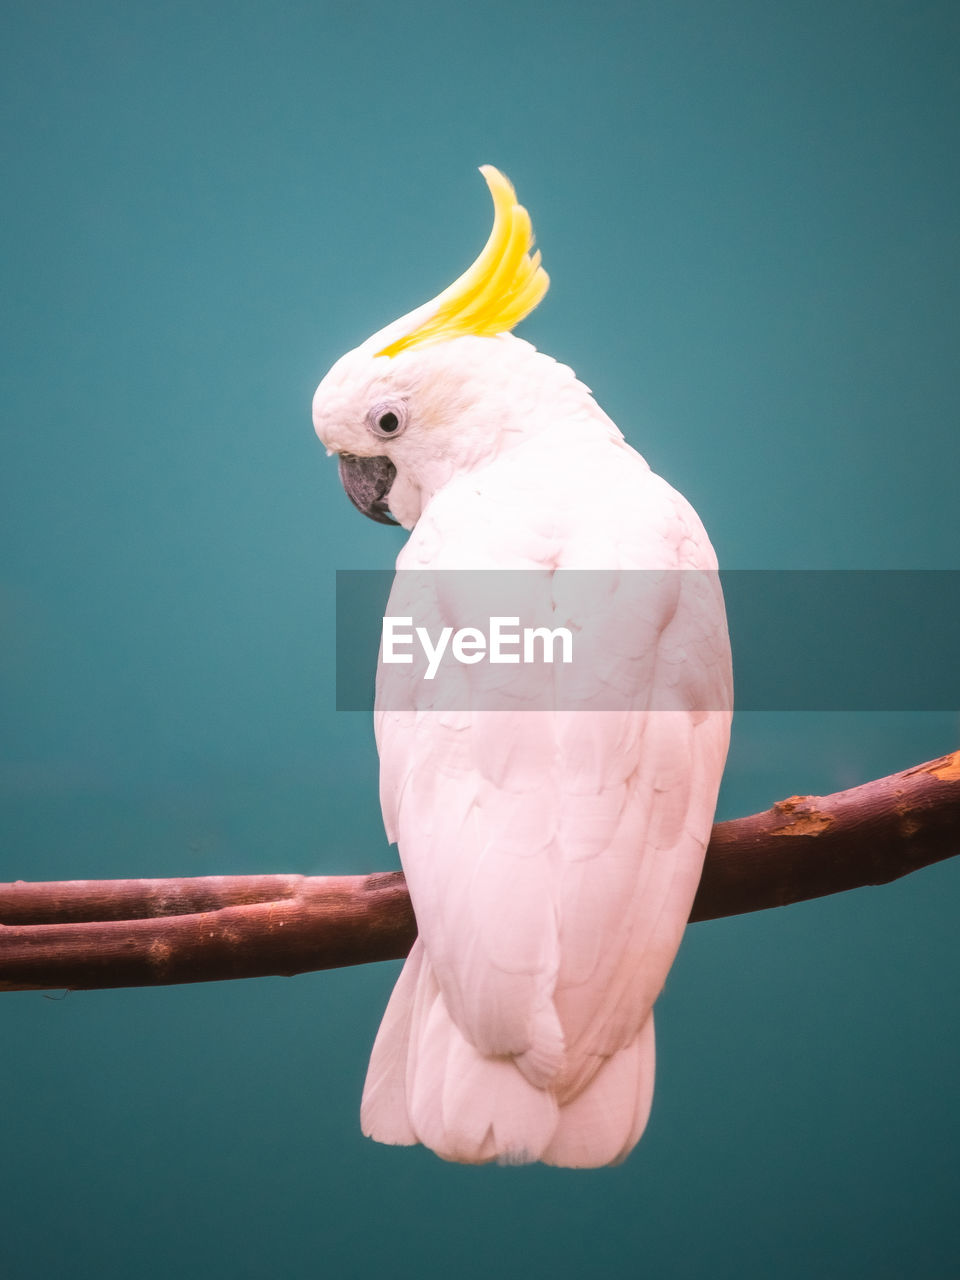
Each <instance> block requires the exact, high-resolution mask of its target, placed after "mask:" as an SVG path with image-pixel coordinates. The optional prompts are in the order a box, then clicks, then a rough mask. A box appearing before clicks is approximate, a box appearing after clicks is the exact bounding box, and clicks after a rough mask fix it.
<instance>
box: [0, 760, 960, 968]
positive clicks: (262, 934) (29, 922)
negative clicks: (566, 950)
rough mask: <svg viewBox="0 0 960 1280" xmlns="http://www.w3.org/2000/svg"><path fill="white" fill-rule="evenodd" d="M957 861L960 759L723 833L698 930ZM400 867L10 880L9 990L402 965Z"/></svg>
mask: <svg viewBox="0 0 960 1280" xmlns="http://www.w3.org/2000/svg"><path fill="white" fill-rule="evenodd" d="M957 853H960V751H955V752H953V753H952V754H951V755H948V756H943V757H941V758H940V759H939V760H932V761H930V762H929V763H927V764H921V765H917V766H915V767H914V768H913V769H907V770H906V771H905V772H904V773H898V774H893V775H892V776H891V777H889V778H879V779H877V780H876V781H875V782H867V783H865V784H864V785H863V786H861V787H854V788H853V789H852V790H850V791H839V792H837V793H836V794H835V795H831V796H792V797H791V798H790V799H789V800H781V801H779V803H777V804H775V805H774V806H773V808H772V809H768V810H767V811H766V812H765V813H758V814H754V815H753V816H752V817H749V818H737V819H735V820H734V821H732V822H722V823H718V824H717V826H715V827H714V829H713V835H712V837H711V840H710V847H709V849H708V850H707V859H706V864H705V867H704V872H703V879H702V880H701V883H700V889H699V891H698V893H697V898H696V901H695V902H694V904H693V910H692V912H691V914H690V919H691V920H713V919H717V918H719V917H722V916H731V915H740V914H742V913H745V912H749V911H761V910H764V909H766V908H768V907H780V906H785V905H786V904H787V903H791V902H801V901H804V900H805V899H808V898H819V897H823V896H825V895H827V894H831V893H840V892H842V891H843V890H845V889H854V888H858V887H860V886H863V885H877V884H886V883H888V882H889V881H891V880H896V879H899V877H901V876H905V875H908V874H909V873H910V872H912V871H917V870H919V868H921V867H926V866H929V865H930V864H932V863H934V862H940V861H942V860H943V859H945V858H950V857H953V856H954V855H955V854H957ZM415 936H416V923H415V921H414V918H413V911H412V909H411V906H410V899H409V897H408V896H407V891H406V887H405V885H404V881H403V876H402V874H401V873H400V872H382V873H375V874H373V875H366V876H296V875H276V876H204V877H200V878H197V879H179V880H68V881H53V882H49V883H45V884H29V883H25V882H23V881H17V882H16V883H15V884H6V885H0V990H6V991H15V990H28V989H38V988H48V989H49V988H54V989H59V988H73V989H91V988H96V987H140V986H157V985H162V984H167V983H177V982H213V981H218V980H220V979H225V978H254V977H263V976H267V975H271V974H277V975H287V976H290V975H293V974H296V973H306V972H309V971H311V970H315V969H330V968H337V967H339V966H342V965H351V964H364V963H366V962H368V961H371V960H389V959H397V958H399V957H401V956H404V955H406V953H407V952H408V951H409V949H410V946H411V945H412V943H413V939H414V937H415Z"/></svg>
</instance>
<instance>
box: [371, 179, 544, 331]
mask: <svg viewBox="0 0 960 1280" xmlns="http://www.w3.org/2000/svg"><path fill="white" fill-rule="evenodd" d="M480 172H481V173H482V174H483V176H484V179H485V180H486V183H487V186H488V187H489V188H490V194H491V196H493V209H494V216H493V230H492V231H491V232H490V237H489V239H488V240H487V243H486V244H485V245H484V247H483V251H482V252H481V254H480V256H479V257H478V258H477V260H476V262H474V264H473V266H471V267H469V268H468V269H467V270H466V271H465V272H464V273H463V275H462V276H460V277H459V278H458V279H456V280H455V281H454V282H453V284H451V285H450V286H449V287H448V288H446V289H444V291H443V293H441V294H440V295H439V296H438V297H436V298H434V300H433V302H432V303H427V305H426V307H421V308H418V310H417V311H416V312H415V313H413V314H414V315H416V316H417V317H418V318H419V317H420V316H421V315H423V313H424V312H427V313H428V314H427V316H426V319H424V320H423V321H422V322H421V323H419V324H417V325H416V327H415V328H413V329H411V330H410V331H409V332H408V333H405V334H403V335H402V336H401V337H398V338H396V339H394V340H393V341H392V342H389V343H388V344H387V345H386V346H385V347H383V348H382V349H381V350H380V351H378V352H377V355H378V356H395V355H397V354H398V353H399V352H401V351H407V350H409V349H410V348H411V347H419V346H423V345H425V344H426V343H433V342H444V341H446V340H447V339H449V338H459V337H463V336H464V335H466V334H472V335H474V336H477V337H492V336H493V335H495V334H498V333H508V332H509V331H510V330H511V329H512V328H514V326H515V325H518V324H519V323H520V321H521V320H522V319H523V318H524V316H526V315H529V314H530V312H531V311H532V310H533V309H534V307H535V306H536V305H537V303H538V302H540V300H541V298H542V297H543V295H544V294H545V293H546V292H547V289H548V288H549V285H550V277H549V276H548V275H547V273H546V271H544V269H543V267H542V266H541V265H540V253H539V251H538V252H536V253H534V254H532V255H531V253H530V250H531V249H532V248H533V228H532V226H531V224H530V215H529V213H527V211H526V209H525V208H524V207H523V205H522V204H518V203H517V193H516V192H515V191H514V189H513V185H512V184H511V182H510V181H509V179H508V178H506V177H504V175H503V174H502V173H501V172H500V170H499V169H495V168H494V167H493V165H492V164H485V165H481V167H480ZM392 327H393V326H391V328H392Z"/></svg>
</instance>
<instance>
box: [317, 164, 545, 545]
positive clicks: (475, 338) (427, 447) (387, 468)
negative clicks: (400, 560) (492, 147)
mask: <svg viewBox="0 0 960 1280" xmlns="http://www.w3.org/2000/svg"><path fill="white" fill-rule="evenodd" d="M481 173H482V174H483V176H484V178H485V179H486V182H487V185H488V186H489V188H490V193H491V195H492V196H493V203H494V223H493V230H492V231H491V233H490V238H489V239H488V241H487V243H486V245H485V247H484V249H483V251H482V252H481V254H480V256H479V257H478V258H477V260H476V262H475V263H474V264H473V266H471V267H470V268H469V269H468V270H467V271H466V272H464V274H463V275H462V276H460V277H459V279H457V280H456V281H455V282H454V283H453V284H452V285H450V287H449V288H448V289H445V290H444V292H443V293H441V294H440V295H439V297H437V298H434V299H433V300H432V301H431V302H428V303H426V304H425V305H424V306H422V307H418V308H417V310H416V311H413V312H411V313H410V314H409V315H406V316H403V317H402V318H401V319H400V320H396V321H394V323H393V324H391V325H388V326H387V328H385V329H382V330H381V331H380V332H379V333H376V334H374V335H373V337H371V338H368V339H367V341H366V342H364V343H363V344H362V345H361V346H359V347H357V348H356V349H355V350H353V351H349V352H347V354H346V355H345V356H343V357H341V359H340V360H338V361H337V363H336V364H335V365H334V366H333V368H332V369H331V370H330V372H329V373H328V374H327V375H326V377H325V378H324V379H323V381H322V382H321V383H320V385H319V387H318V388H317V390H316V393H315V395H314V398H313V424H314V427H315V429H316V432H317V435H318V436H319V437H320V439H321V441H322V442H323V443H324V444H325V445H326V447H327V450H328V452H329V453H336V454H338V455H339V458H340V477H341V480H342V481H343V486H344V488H345V489H346V491H347V494H348V496H349V497H350V500H351V501H352V502H353V503H354V505H355V506H356V507H358V508H359V510H360V511H362V512H363V513H364V515H366V516H369V517H370V518H371V519H373V520H377V521H380V522H381V523H384V524H395V523H397V522H399V523H400V524H402V525H404V526H406V527H407V528H411V527H412V526H413V525H414V524H415V523H416V521H417V519H418V517H419V515H420V512H421V510H422V508H423V506H424V504H425V502H426V500H427V499H428V498H429V496H430V495H431V494H432V493H434V492H435V491H436V490H437V489H438V488H439V487H441V486H442V485H443V484H444V483H445V482H446V480H447V479H449V478H450V476H452V475H453V474H455V473H456V472H458V471H462V470H464V469H469V468H472V467H474V466H477V465H479V464H481V463H482V462H483V461H485V460H486V459H487V458H488V457H490V456H491V455H492V454H493V453H494V452H496V451H497V450H498V449H499V448H500V447H502V444H503V440H504V438H505V437H507V436H509V435H510V434H511V432H514V433H515V432H517V431H519V430H521V429H522V428H521V425H520V424H522V423H523V421H524V420H525V413H524V411H525V410H529V408H530V407H531V403H530V402H531V400H533V401H535V400H536V398H537V395H538V388H539V386H540V384H541V383H542V381H543V378H544V377H546V376H548V372H547V371H548V369H549V368H552V369H557V368H558V366H556V365H555V364H554V362H553V361H552V360H549V359H548V358H547V357H543V356H540V355H539V354H538V353H537V352H536V350H535V349H534V348H533V347H532V346H530V344H529V343H526V342H522V341H521V340H520V339H518V338H515V337H513V336H512V334H511V333H510V330H511V329H512V328H513V327H514V326H515V325H516V324H518V323H519V322H520V321H521V320H522V319H523V317H524V316H525V315H527V314H528V313H529V312H530V311H532V310H533V308H534V307H535V306H536V305H537V303H538V302H539V301H540V299H541V298H542V297H543V295H544V294H545V293H546V291H547V287H548V285H549V278H548V276H547V273H546V272H545V271H544V269H543V267H542V266H541V265H540V254H539V253H534V254H532V255H531V252H530V250H531V249H532V246H533V234H532V230H531V226H530V217H529V215H528V213H527V211H526V209H524V208H523V206H522V205H520V204H518V203H517V198H516V194H515V192H514V190H513V187H512V186H511V184H510V183H509V182H508V180H507V179H506V178H505V177H504V176H503V174H501V173H500V172H499V171H498V170H496V169H494V168H493V167H492V166H491V165H485V166H484V167H483V168H482V169H481ZM538 371H539V372H538ZM526 416H528V415H526Z"/></svg>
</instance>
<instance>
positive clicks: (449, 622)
mask: <svg viewBox="0 0 960 1280" xmlns="http://www.w3.org/2000/svg"><path fill="white" fill-rule="evenodd" d="M721 587H722V591H723V598H724V600H725V602H726V614H727V624H728V627H729V632H730V642H731V646H732V649H733V665H734V676H735V679H734V685H735V690H736V695H735V700H736V705H737V708H738V710H740V711H845V712H856V711H871V712H873V711H890V712H900V711H929V712H949V713H950V714H951V716H953V715H954V713H956V712H957V711H958V710H960V570H950V569H943V570H941V569H920V570H900V569H888V570H840V569H837V570H804V569H788V570H779V571H778V570H767V569H734V570H728V571H724V572H722V573H720V574H719V576H718V575H717V573H716V572H714V571H707V570H697V569H682V570H674V571H670V572H664V571H659V570H649V571H648V570H643V569H637V570H629V571H627V570H616V571H614V570H592V569H589V570H588V569H558V570H555V571H546V570H532V569H531V570H502V571H500V570H494V569H467V570H454V569H437V570H433V569H404V570H400V571H398V572H397V573H394V572H393V571H392V570H370V569H360V570H340V571H339V572H338V573H337V608H336V648H337V662H336V699H337V701H336V705H337V708H338V709H339V710H341V711H371V710H372V709H373V707H374V703H375V702H376V705H377V706H378V707H379V708H380V710H382V711H393V710H396V711H405V710H411V709H412V710H428V711H436V710H441V711H447V710H450V711H469V712H473V711H487V710H492V711H500V710H511V711H513V710H531V711H542V710H548V711H564V712H566V711H578V710H582V709H586V710H589V711H590V712H593V711H618V710H622V709H623V708H635V707H636V706H637V705H638V703H639V704H642V705H643V706H644V707H645V708H646V709H647V710H651V711H657V710H661V709H664V710H670V709H673V708H675V707H676V706H677V698H678V690H679V691H680V696H681V699H682V701H683V705H684V706H688V707H689V708H690V709H695V710H704V711H713V710H717V709H723V708H724V707H725V705H726V702H725V693H724V690H725V687H726V686H725V685H724V684H723V682H722V681H718V680H716V679H715V678H714V675H713V673H714V672H715V669H716V668H715V665H714V664H715V662H716V660H717V655H718V653H722V649H719V648H718V646H717V644H716V643H715V641H714V639H713V638H712V634H711V627H715V626H717V625H721V626H722V615H721V614H720V609H721V605H720V590H721ZM654 656H655V657H656V662H655V665H651V663H652V662H653V659H654ZM698 673H699V674H698ZM718 691H719V693H718ZM955 723H956V722H955V719H954V720H952V721H951V729H952V728H953V725H955Z"/></svg>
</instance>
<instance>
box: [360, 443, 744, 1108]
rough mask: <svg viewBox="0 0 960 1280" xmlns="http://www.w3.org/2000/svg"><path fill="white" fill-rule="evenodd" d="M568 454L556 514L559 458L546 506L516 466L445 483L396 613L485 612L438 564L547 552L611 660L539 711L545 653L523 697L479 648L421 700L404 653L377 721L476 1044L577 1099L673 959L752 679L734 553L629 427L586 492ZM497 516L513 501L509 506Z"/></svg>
mask: <svg viewBox="0 0 960 1280" xmlns="http://www.w3.org/2000/svg"><path fill="white" fill-rule="evenodd" d="M551 456H552V457H553V458H554V466H555V467H556V469H557V474H556V477H555V480H554V483H553V485H552V489H551V492H552V495H553V499H554V502H555V504H556V505H554V507H553V509H552V510H551V511H550V512H547V511H544V510H543V509H542V508H538V506H537V502H538V498H537V495H540V494H542V493H543V491H544V475H543V465H544V464H543V460H542V459H541V460H540V462H539V463H538V466H537V473H536V475H535V476H534V475H533V474H532V472H531V473H530V474H529V486H528V491H527V496H528V497H529V503H528V504H525V503H524V501H523V499H524V494H525V489H524V483H523V470H522V468H519V469H518V468H517V466H516V465H514V467H513V471H512V473H511V474H510V476H509V480H508V482H503V481H500V480H498V479H497V478H496V477H492V478H491V477H479V478H478V477H476V476H474V477H471V479H470V482H469V484H468V485H466V486H464V485H460V486H450V487H449V489H448V490H444V491H443V494H442V495H441V496H442V501H440V502H438V501H437V500H436V499H435V500H434V502H433V503H432V504H431V505H430V507H428V509H427V511H426V512H425V515H424V517H422V518H421V524H420V525H418V526H417V530H416V531H415V533H414V535H413V537H412V538H411V542H410V543H409V544H408V550H407V552H406V554H405V556H404V557H403V568H404V572H403V573H401V574H400V575H398V579H397V583H396V585H395V589H394V597H393V598H392V600H391V604H390V606H389V608H390V611H391V612H392V613H403V614H407V613H409V612H410V611H411V609H414V610H415V611H416V612H418V614H419V616H432V617H433V618H435V619H436V620H437V621H438V622H439V621H443V622H444V623H446V625H452V626H458V625H464V623H465V622H472V621H473V619H474V618H475V613H474V612H473V611H471V610H470V609H469V608H468V607H467V602H468V600H469V599H471V598H473V596H474V594H475V584H472V583H471V582H470V581H469V575H466V577H464V576H463V570H462V569H460V570H458V574H457V575H453V576H451V575H448V574H445V573H437V572H436V569H438V568H439V569H446V568H450V567H453V566H463V565H469V566H481V567H485V568H488V569H489V568H497V569H501V568H511V569H520V568H525V569H528V570H529V571H530V572H529V573H527V574H521V575H516V581H517V582H518V583H522V584H523V587H522V589H523V590H524V591H525V592H527V593H528V594H530V593H532V594H534V595H535V594H536V593H537V592H540V591H544V592H548V593H549V597H550V602H551V605H552V607H553V611H554V615H555V617H556V618H557V620H558V622H559V620H560V619H561V618H562V619H564V620H566V621H569V622H570V623H571V624H572V625H573V626H574V627H576V628H577V640H578V641H580V642H585V643H587V645H588V648H589V647H590V646H592V649H591V650H590V661H589V662H587V663H586V664H584V663H583V662H582V661H579V662H578V663H575V664H574V668H572V669H571V673H570V675H569V679H570V680H572V681H573V685H572V686H570V687H567V688H566V689H564V688H563V682H564V679H566V678H567V673H565V672H561V671H560V670H559V669H558V668H554V669H553V670H552V671H550V670H547V675H548V676H549V677H550V678H551V679H553V680H554V682H555V696H556V698H557V699H558V701H557V702H556V703H555V704H554V706H555V709H553V710H543V709H538V710H528V709H522V708H523V707H525V706H540V707H542V705H543V704H542V703H540V702H538V701H537V698H538V697H539V696H541V695H542V688H537V687H536V686H535V685H533V686H531V684H530V682H529V671H528V670H527V669H524V668H522V667H505V668H504V669H503V672H502V673H500V672H498V673H497V676H498V679H499V682H500V691H501V693H502V694H503V697H504V698H506V699H507V700H509V699H510V698H513V702H514V705H515V707H516V708H517V709H510V710H502V709H498V710H489V709H487V707H488V706H489V705H490V704H489V703H488V702H487V701H486V700H485V699H486V697H487V694H488V692H489V690H488V689H487V688H484V687H483V686H482V685H481V683H480V676H479V674H474V673H479V671H480V668H474V667H470V666H466V667H462V668H458V670H457V679H458V680H460V681H461V684H460V686H459V688H458V689H457V690H456V696H454V697H452V698H448V700H447V703H446V705H441V701H442V700H439V699H438V703H437V705H436V706H435V707H433V708H432V709H426V710H423V709H420V710H404V709H402V704H403V697H402V696H400V697H399V698H398V696H397V690H398V687H399V689H400V690H401V695H402V690H403V688H404V682H405V681H406V682H407V688H408V692H409V693H410V694H411V696H412V695H413V690H414V686H415V685H416V683H417V676H418V673H417V670H416V667H411V668H405V667H404V668H397V667H395V668H392V669H391V672H390V673H389V679H387V678H385V672H384V669H383V668H381V678H380V687H379V690H378V707H379V711H378V718H377V719H378V742H379V746H380V751H381V797H382V802H383V808H384V817H385V821H386V825H387V829H388V834H389V835H390V836H391V838H394V839H396V840H397V842H398V845H399V849H400V856H401V861H402V863H403V866H404V870H405V872H406V875H407V881H408V884H409V888H410V894H411V898H412V900H413V904H414V909H415V911H416V915H417V920H418V924H419V929H420V936H421V939H422V942H423V947H424V950H425V953H426V955H427V956H428V957H429V959H430V962H431V965H432V967H433V970H434V972H435V974H436V978H437V982H438V983H439V988H440V991H441V992H442V994H443V997H444V1001H445V1003H446V1007H447V1009H448V1010H449V1013H450V1015H451V1017H452V1018H453V1020H454V1022H455V1023H456V1024H457V1026H458V1027H459V1028H460V1030H461V1032H462V1033H463V1034H464V1036H465V1037H466V1038H467V1039H468V1040H469V1041H470V1042H471V1043H472V1044H474V1045H475V1046H476V1048H477V1049H479V1050H480V1051H481V1052H482V1053H484V1054H487V1055H509V1056H512V1057H514V1058H515V1059H516V1060H517V1064H518V1066H520V1068H521V1070H522V1071H523V1072H524V1074H525V1075H526V1076H527V1077H528V1078H529V1079H530V1080H531V1082H532V1083H534V1084H538V1085H540V1086H544V1085H546V1084H550V1085H551V1086H552V1087H553V1088H554V1089H555V1090H556V1091H557V1092H558V1094H559V1098H560V1101H561V1102H562V1101H563V1099H564V1097H567V1098H572V1097H575V1096H576V1095H577V1093H578V1092H579V1091H580V1090H581V1089H582V1088H583V1087H584V1085H585V1084H586V1083H587V1082H588V1081H589V1080H590V1079H591V1078H592V1075H593V1074H594V1073H595V1071H596V1070H597V1068H598V1066H599V1065H600V1063H601V1062H602V1061H603V1059H604V1058H605V1057H607V1056H609V1055H610V1054H612V1053H613V1052H615V1050H616V1049H618V1048H620V1047H622V1046H624V1045H626V1044H628V1043H629V1042H630V1041H631V1040H632V1039H633V1038H634V1037H635V1036H636V1034H637V1032H638V1031H639V1029H640V1027H641V1026H642V1025H643V1023H644V1022H645V1020H646V1018H647V1016H648V1014H649V1012H650V1008H651V1007H652V1004H653V1001H654V1000H655V999H656V996H657V994H658V993H659V991H660V988H661V986H662V984H663V981H664V979H665V977H666V973H667V970H668V969H669V966H670V964H671V962H672V960H673V956H674V954H675V952H676V949H677V946H678V945H679V941H680V936H681V934H682V931H683V927H684V925H685V923H686V920H687V918H688V915H689V909H690V904H691V902H692V900H693V896H694V893H695V891H696V886H697V883H698V880H699V876H700V870H701V865H702V858H703V852H704V849H705V846H706V842H707V838H708V836H709V831H710V825H711V822H712V818H713V811H714V807H715V803H716V794H717V788H718V786H719V779H720V773H721V771H722V767H723V760H724V757H725V754H726V745H727V737H728V732H729V705H730V699H731V689H730V666H729V647H728V642H727V637H726V625H725V618H724V613H723V604H722V598H721V596H720V591H719V585H718V583H717V580H716V578H715V576H714V574H713V573H712V570H713V569H715V560H714V558H713V552H712V549H711V548H710V545H709V542H708V541H707V539H706V535H705V533H704V532H703V529H702V526H701V525H700V522H699V520H698V519H697V517H696V515H695V514H694V513H693V512H692V509H691V508H690V507H689V506H688V505H687V504H686V503H685V502H684V500H683V499H682V498H680V496H679V495H677V494H676V493H674V491H673V490H672V489H670V488H669V486H667V485H666V484H665V483H664V482H663V481H661V480H659V479H658V478H657V477H655V476H653V475H652V474H651V473H650V472H649V470H648V469H647V468H646V467H645V464H643V465H639V466H638V465H636V464H634V463H633V462H631V461H629V459H630V458H635V457H636V455H632V454H630V453H629V451H622V450H620V449H619V448H614V446H613V445H611V446H610V448H609V450H608V451H607V453H606V454H605V455H603V457H602V458H601V459H599V460H595V461H593V465H592V470H591V472H590V474H589V475H588V476H583V475H581V477H580V482H579V483H578V485H577V486H576V492H575V494H574V493H571V494H570V495H569V500H568V501H564V494H563V493H562V492H560V490H561V489H562V485H563V484H564V483H567V485H568V487H569V475H570V471H569V468H564V467H563V466H560V465H558V464H557V463H556V459H555V454H553V455H551ZM637 462H638V463H639V462H640V460H639V459H637ZM498 483H507V485H508V489H509V492H501V491H498V490H497V484H498ZM491 511H499V512H501V513H502V514H503V519H502V520H500V521H499V522H497V523H496V524H491V523H490V512H491ZM521 511H522V512H523V513H524V514H523V515H522V517H521V515H520V514H519V513H520V512H521ZM511 512H512V513H513V514H512V516H511ZM421 526H423V527H422V528H421ZM640 570H658V571H660V572H659V573H645V574H641V573H639V572H638V571H640ZM680 570H688V571H692V572H686V573H684V572H679V571H680ZM568 571H578V572H568ZM506 576H507V577H509V575H506ZM500 577H501V582H502V581H503V579H504V575H500ZM640 579H643V583H642V589H640V588H638V581H639V580H640ZM544 583H545V584H546V585H545V586H542V585H541V584H544ZM501 598H502V597H501ZM421 610H423V611H424V612H420V611H421ZM423 687H424V686H423V685H422V683H421V684H420V685H419V686H418V694H419V695H422V691H423ZM531 690H533V692H532V693H531ZM411 705H412V704H411ZM418 705H419V706H420V707H421V708H422V707H423V705H424V704H423V702H422V700H421V701H420V702H419V704H418ZM498 705H502V704H498Z"/></svg>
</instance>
